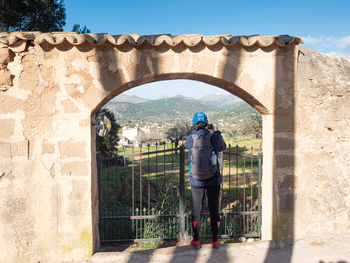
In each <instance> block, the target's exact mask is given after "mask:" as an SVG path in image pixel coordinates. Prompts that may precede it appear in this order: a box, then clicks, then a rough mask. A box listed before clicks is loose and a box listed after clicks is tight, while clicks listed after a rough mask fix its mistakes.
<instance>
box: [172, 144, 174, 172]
mask: <svg viewBox="0 0 350 263" xmlns="http://www.w3.org/2000/svg"><path fill="white" fill-rule="evenodd" d="M173 174H174V144H173V143H171V175H173Z"/></svg>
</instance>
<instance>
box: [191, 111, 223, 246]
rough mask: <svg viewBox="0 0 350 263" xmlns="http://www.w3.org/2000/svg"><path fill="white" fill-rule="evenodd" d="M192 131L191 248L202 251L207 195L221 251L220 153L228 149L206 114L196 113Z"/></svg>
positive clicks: (214, 237)
mask: <svg viewBox="0 0 350 263" xmlns="http://www.w3.org/2000/svg"><path fill="white" fill-rule="evenodd" d="M192 125H193V131H192V134H191V135H189V136H188V137H187V139H186V142H185V147H186V148H187V149H189V157H188V159H189V160H190V174H189V176H190V183H191V192H192V228H193V240H192V242H191V244H192V246H193V247H195V248H200V236H199V233H200V228H201V218H200V213H201V210H202V205H203V200H204V193H205V192H206V194H207V198H208V206H209V207H208V208H209V213H210V227H211V231H212V234H213V238H212V246H213V248H218V247H219V244H220V241H219V239H218V231H219V227H220V216H219V211H218V210H219V195H220V184H221V181H222V176H221V174H220V169H221V167H219V162H218V158H217V156H218V152H221V151H223V150H225V149H226V144H225V142H224V140H223V138H222V136H221V132H220V131H219V130H218V127H217V126H216V125H215V124H208V118H207V116H206V115H205V113H204V112H197V113H196V114H195V115H194V116H193V121H192Z"/></svg>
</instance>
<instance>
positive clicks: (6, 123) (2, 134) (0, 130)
mask: <svg viewBox="0 0 350 263" xmlns="http://www.w3.org/2000/svg"><path fill="white" fill-rule="evenodd" d="M14 132H15V120H12V119H0V140H7V139H8V138H9V137H10V136H12V135H13V134H14Z"/></svg>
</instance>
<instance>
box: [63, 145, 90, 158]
mask: <svg viewBox="0 0 350 263" xmlns="http://www.w3.org/2000/svg"><path fill="white" fill-rule="evenodd" d="M60 155H61V159H65V158H71V157H82V158H85V157H87V153H86V142H85V141H80V142H77V141H74V140H68V141H62V142H60Z"/></svg>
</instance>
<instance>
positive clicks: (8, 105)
mask: <svg viewBox="0 0 350 263" xmlns="http://www.w3.org/2000/svg"><path fill="white" fill-rule="evenodd" d="M0 71H1V70H0ZM0 74H1V72H0ZM23 104H24V101H23V100H20V99H17V98H14V97H12V96H7V95H5V94H1V96H0V114H2V113H12V112H15V111H17V110H23Z"/></svg>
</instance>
